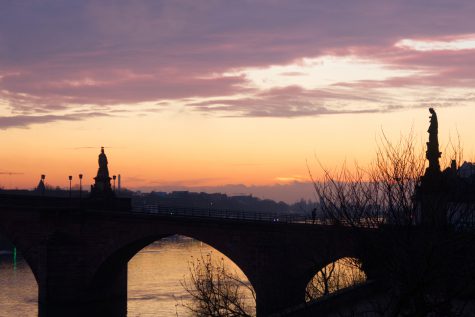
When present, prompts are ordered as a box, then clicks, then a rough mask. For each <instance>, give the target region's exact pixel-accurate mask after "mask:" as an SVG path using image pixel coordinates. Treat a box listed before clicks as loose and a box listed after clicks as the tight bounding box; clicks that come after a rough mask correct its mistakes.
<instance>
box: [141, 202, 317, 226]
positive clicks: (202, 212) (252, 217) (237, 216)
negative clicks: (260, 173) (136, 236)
mask: <svg viewBox="0 0 475 317" xmlns="http://www.w3.org/2000/svg"><path fill="white" fill-rule="evenodd" d="M133 212H136V213H144V214H156V215H161V216H169V217H170V216H171V217H173V216H174V217H192V218H219V219H229V220H239V221H253V222H255V221H263V222H283V223H306V224H311V223H320V224H322V223H324V221H323V219H315V221H313V220H312V219H311V217H309V216H307V215H304V214H289V213H277V212H255V211H238V210H219V209H212V208H209V209H205V208H192V207H170V206H162V205H157V204H147V205H144V206H139V207H134V208H133Z"/></svg>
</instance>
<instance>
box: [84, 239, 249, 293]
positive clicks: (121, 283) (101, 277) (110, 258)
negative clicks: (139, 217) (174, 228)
mask: <svg viewBox="0 0 475 317" xmlns="http://www.w3.org/2000/svg"><path fill="white" fill-rule="evenodd" d="M175 235H180V236H184V237H188V238H192V239H194V240H197V241H200V242H203V243H204V244H206V245H208V246H209V247H211V248H212V249H215V250H217V251H218V252H220V253H221V254H223V255H224V256H225V257H226V258H228V259H229V260H230V261H231V262H233V264H234V265H235V266H236V267H237V268H238V269H239V270H241V272H242V274H243V275H244V276H245V278H247V280H248V281H249V283H250V285H251V287H253V282H252V280H251V277H250V276H249V275H250V274H248V272H246V269H247V268H248V266H247V265H246V264H244V265H243V264H242V263H244V262H243V261H240V258H239V256H238V255H237V254H236V253H234V252H233V250H232V248H226V243H224V244H223V243H219V242H218V243H216V242H215V241H213V239H207V238H206V237H203V236H201V235H199V234H190V233H183V232H179V233H174V234H172V233H149V234H143V235H142V236H141V237H135V238H133V239H131V240H129V241H128V242H127V243H124V244H120V245H118V246H117V247H116V248H115V249H114V251H113V252H110V253H109V254H108V255H107V256H104V257H103V261H102V262H101V263H100V265H99V266H98V267H97V269H96V270H95V272H94V275H93V277H92V280H91V285H90V288H91V291H94V292H96V291H97V290H100V291H101V292H104V290H106V291H109V290H110V289H111V286H113V287H112V289H120V288H122V289H124V288H125V290H127V287H128V285H127V278H126V277H127V269H128V263H129V261H130V260H131V259H132V258H133V257H134V256H135V255H137V254H138V253H139V252H140V251H141V250H143V249H144V248H146V247H147V246H149V245H151V244H152V243H154V242H156V241H160V240H163V239H164V238H169V237H172V236H175ZM210 240H211V241H210ZM185 261H186V260H185ZM124 276H125V278H124ZM253 288H254V287H253ZM254 289H255V288H254ZM112 296H114V297H117V296H119V297H122V298H126V294H112Z"/></svg>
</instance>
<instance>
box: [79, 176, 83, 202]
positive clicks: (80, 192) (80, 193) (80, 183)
mask: <svg viewBox="0 0 475 317" xmlns="http://www.w3.org/2000/svg"><path fill="white" fill-rule="evenodd" d="M81 197H82V174H79V198H81Z"/></svg>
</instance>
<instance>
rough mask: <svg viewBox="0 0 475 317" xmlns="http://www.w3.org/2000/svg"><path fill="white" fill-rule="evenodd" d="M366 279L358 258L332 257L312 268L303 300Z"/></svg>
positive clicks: (311, 298)
mask: <svg viewBox="0 0 475 317" xmlns="http://www.w3.org/2000/svg"><path fill="white" fill-rule="evenodd" d="M366 280H367V275H366V273H365V271H364V268H363V263H362V261H361V260H360V259H358V258H356V257H351V256H343V257H339V258H334V259H331V260H330V261H327V262H325V263H324V264H322V265H320V266H318V267H317V268H314V274H313V276H312V278H311V279H310V280H309V281H308V283H307V285H306V289H305V300H306V301H311V300H314V299H317V298H319V297H322V296H325V295H329V294H331V293H333V292H335V291H338V290H341V289H344V288H347V287H351V286H353V285H357V284H360V283H363V282H364V281H366Z"/></svg>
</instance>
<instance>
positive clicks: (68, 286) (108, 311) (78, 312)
mask: <svg viewBox="0 0 475 317" xmlns="http://www.w3.org/2000/svg"><path fill="white" fill-rule="evenodd" d="M37 252H38V256H39V258H40V261H39V262H38V267H37V272H38V308H39V310H38V312H39V316H48V317H51V316H58V317H59V316H78V317H79V316H113V317H125V316H126V315H127V264H125V265H124V264H122V265H120V267H119V265H117V266H116V267H115V268H114V270H111V271H110V272H108V274H102V275H101V276H100V278H97V279H96V278H95V273H96V272H95V271H94V269H92V268H91V267H90V266H89V265H88V262H89V261H88V256H90V254H89V253H88V252H87V246H86V245H85V244H84V243H81V241H77V240H76V241H75V240H74V239H71V237H70V236H69V235H66V234H60V233H55V234H53V235H52V236H50V237H49V238H48V239H47V240H46V241H45V243H44V244H43V245H42V246H41V247H40V248H38V250H37Z"/></svg>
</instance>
